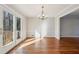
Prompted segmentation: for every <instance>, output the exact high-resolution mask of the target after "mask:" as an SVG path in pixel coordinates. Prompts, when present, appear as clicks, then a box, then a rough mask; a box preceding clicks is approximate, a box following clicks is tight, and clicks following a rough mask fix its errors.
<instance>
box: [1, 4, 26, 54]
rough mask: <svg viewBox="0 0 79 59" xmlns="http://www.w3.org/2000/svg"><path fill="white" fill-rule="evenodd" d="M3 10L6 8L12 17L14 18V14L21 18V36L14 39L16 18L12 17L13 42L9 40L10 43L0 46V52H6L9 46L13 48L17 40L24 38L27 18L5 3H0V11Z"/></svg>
mask: <svg viewBox="0 0 79 59" xmlns="http://www.w3.org/2000/svg"><path fill="white" fill-rule="evenodd" d="M3 10H6V11H8V12H10V13H11V14H13V15H14V18H15V16H17V17H20V18H21V38H20V39H19V40H17V39H16V29H15V28H16V24H15V21H16V20H15V19H13V22H14V25H13V27H14V28H13V31H14V32H13V34H14V35H15V36H13V42H11V43H9V44H7V45H5V46H2V47H0V53H6V52H7V51H8V50H10V49H11V48H13V47H14V46H15V45H17V44H18V43H19V42H21V41H22V40H24V39H25V38H26V35H27V26H26V25H27V20H26V18H25V17H24V16H22V15H21V14H19V13H18V12H17V11H15V10H13V9H11V8H9V7H8V6H6V5H0V11H3ZM0 16H2V15H1V13H0ZM2 20H3V19H2ZM0 23H1V22H0ZM1 24H2V23H1ZM0 40H1V39H0Z"/></svg>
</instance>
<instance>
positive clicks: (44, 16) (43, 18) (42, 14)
mask: <svg viewBox="0 0 79 59" xmlns="http://www.w3.org/2000/svg"><path fill="white" fill-rule="evenodd" d="M41 9H42V12H41V16H40V19H41V20H45V19H47V17H46V15H45V13H44V5H42V7H41Z"/></svg>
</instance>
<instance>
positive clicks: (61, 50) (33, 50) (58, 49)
mask: <svg viewBox="0 0 79 59" xmlns="http://www.w3.org/2000/svg"><path fill="white" fill-rule="evenodd" d="M26 43H27V40H26V41H24V42H23V43H21V44H20V45H18V47H16V48H15V49H13V50H12V51H10V52H9V54H79V38H61V39H60V40H57V39H56V38H43V39H41V40H39V41H37V42H35V43H33V44H31V45H29V46H26V45H25V46H24V47H22V48H20V47H21V46H22V45H23V44H26Z"/></svg>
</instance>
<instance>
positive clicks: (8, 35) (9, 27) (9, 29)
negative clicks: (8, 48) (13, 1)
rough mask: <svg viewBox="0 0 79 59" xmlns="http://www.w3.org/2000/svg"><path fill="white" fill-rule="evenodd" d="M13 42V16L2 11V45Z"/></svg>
mask: <svg viewBox="0 0 79 59" xmlns="http://www.w3.org/2000/svg"><path fill="white" fill-rule="evenodd" d="M11 41H13V15H11V14H10V13H8V12H6V11H4V19H3V44H4V45H5V44H8V43H10V42H11Z"/></svg>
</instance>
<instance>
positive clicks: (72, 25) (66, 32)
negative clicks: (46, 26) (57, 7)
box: [60, 17, 79, 37]
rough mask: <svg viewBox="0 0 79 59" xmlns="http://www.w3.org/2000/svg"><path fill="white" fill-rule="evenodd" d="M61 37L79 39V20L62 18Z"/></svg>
mask: <svg viewBox="0 0 79 59" xmlns="http://www.w3.org/2000/svg"><path fill="white" fill-rule="evenodd" d="M60 35H61V36H62V37H79V18H75V17H70V18H69V17H68V18H67V17H63V18H61V20H60Z"/></svg>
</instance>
